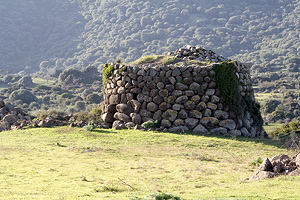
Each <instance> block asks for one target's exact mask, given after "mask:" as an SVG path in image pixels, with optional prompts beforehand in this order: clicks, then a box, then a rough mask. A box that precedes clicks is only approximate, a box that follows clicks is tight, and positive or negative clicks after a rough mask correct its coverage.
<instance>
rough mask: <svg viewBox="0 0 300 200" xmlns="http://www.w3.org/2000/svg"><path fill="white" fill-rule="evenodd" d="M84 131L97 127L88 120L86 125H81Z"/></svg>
mask: <svg viewBox="0 0 300 200" xmlns="http://www.w3.org/2000/svg"><path fill="white" fill-rule="evenodd" d="M82 128H83V129H84V130H86V131H92V130H94V129H95V128H97V126H96V124H95V123H94V122H89V123H88V125H86V126H84V127H82Z"/></svg>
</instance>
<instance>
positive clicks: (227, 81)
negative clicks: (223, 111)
mask: <svg viewBox="0 0 300 200" xmlns="http://www.w3.org/2000/svg"><path fill="white" fill-rule="evenodd" d="M214 71H215V73H216V75H215V80H216V83H217V87H218V89H219V90H220V92H221V95H222V96H223V97H224V98H225V103H226V104H227V105H229V106H232V105H238V104H239V103H240V101H241V98H240V95H239V90H238V84H239V81H238V78H237V77H236V75H235V66H234V64H233V62H224V63H222V64H218V65H217V66H216V67H215V68H214Z"/></svg>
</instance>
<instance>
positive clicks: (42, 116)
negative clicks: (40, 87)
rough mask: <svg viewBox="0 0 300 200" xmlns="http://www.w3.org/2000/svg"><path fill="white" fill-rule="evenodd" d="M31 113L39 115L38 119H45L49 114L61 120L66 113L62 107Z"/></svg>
mask: <svg viewBox="0 0 300 200" xmlns="http://www.w3.org/2000/svg"><path fill="white" fill-rule="evenodd" d="M31 115H33V116H35V117H37V118H38V119H45V118H46V117H48V116H49V117H53V118H55V119H60V120H64V119H65V118H64V116H65V113H64V112H63V111H62V110H61V109H50V110H36V111H33V112H31Z"/></svg>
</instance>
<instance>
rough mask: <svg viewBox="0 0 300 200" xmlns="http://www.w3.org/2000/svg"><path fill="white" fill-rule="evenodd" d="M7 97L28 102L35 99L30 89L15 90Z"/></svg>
mask: <svg viewBox="0 0 300 200" xmlns="http://www.w3.org/2000/svg"><path fill="white" fill-rule="evenodd" d="M9 99H10V100H12V101H14V100H21V101H23V103H27V104H30V103H31V102H33V101H37V97H36V96H35V95H33V94H32V93H31V92H30V91H28V90H25V89H20V90H16V91H14V92H13V93H11V95H10V96H9Z"/></svg>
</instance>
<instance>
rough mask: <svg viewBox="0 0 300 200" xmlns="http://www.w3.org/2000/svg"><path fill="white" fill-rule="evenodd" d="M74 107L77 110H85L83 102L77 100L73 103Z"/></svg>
mask: <svg viewBox="0 0 300 200" xmlns="http://www.w3.org/2000/svg"><path fill="white" fill-rule="evenodd" d="M75 108H76V109H78V110H85V102H83V101H77V102H76V103H75Z"/></svg>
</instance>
